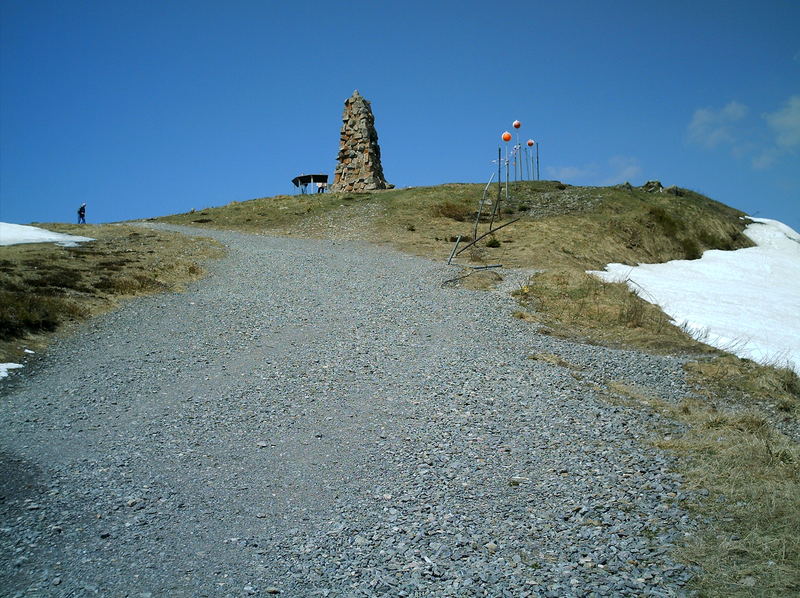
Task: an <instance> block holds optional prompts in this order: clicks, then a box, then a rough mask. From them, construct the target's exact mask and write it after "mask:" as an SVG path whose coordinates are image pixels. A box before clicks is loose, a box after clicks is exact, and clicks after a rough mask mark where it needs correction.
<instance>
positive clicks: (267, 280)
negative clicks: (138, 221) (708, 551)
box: [0, 231, 693, 598]
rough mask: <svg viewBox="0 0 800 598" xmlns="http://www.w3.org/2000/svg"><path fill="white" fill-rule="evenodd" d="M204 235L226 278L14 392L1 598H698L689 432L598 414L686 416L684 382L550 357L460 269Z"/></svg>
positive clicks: (23, 377)
mask: <svg viewBox="0 0 800 598" xmlns="http://www.w3.org/2000/svg"><path fill="white" fill-rule="evenodd" d="M204 234H206V233H205V232H204ZM207 234H209V235H210V236H214V237H215V238H218V239H219V240H220V241H222V242H224V243H225V244H226V245H227V246H228V247H229V248H230V254H229V256H228V257H227V258H226V259H224V260H221V261H219V262H217V263H215V264H212V265H211V268H212V275H211V276H210V277H208V278H206V279H205V280H203V281H201V282H200V283H198V284H196V285H194V286H193V287H192V288H190V290H189V291H188V292H186V293H182V294H172V295H160V296H155V297H150V298H145V299H140V300H136V301H133V302H130V303H128V304H126V305H125V306H124V307H123V308H122V309H120V310H119V311H116V312H114V313H111V314H108V315H106V316H103V317H100V318H97V319H94V320H92V321H90V322H88V323H86V324H85V325H83V326H82V327H81V328H80V329H79V331H78V332H77V333H76V334H74V335H72V336H70V337H68V338H64V339H62V340H60V341H58V342H56V343H55V344H54V345H53V346H52V347H51V349H50V350H49V351H48V353H47V355H46V356H44V357H41V358H38V359H36V360H34V361H33V362H32V363H31V364H29V365H28V366H27V367H26V368H25V369H24V370H20V371H19V372H15V373H12V374H11V377H10V378H9V379H7V380H6V381H5V382H4V383H3V384H2V385H0V393H2V396H0V438H1V439H2V440H0V451H1V452H2V455H0V467H2V471H1V472H0V474H2V476H1V477H0V480H2V481H1V482H0V519H1V521H0V526H1V527H0V551H1V552H0V588H2V592H1V593H2V595H3V596H63V597H79V596H115V597H116V596H131V597H140V598H146V597H162V596H163V597H167V596H169V597H176V596H187V597H189V596H192V597H199V596H214V597H217V596H219V597H225V596H232V597H239V596H251V595H253V596H268V595H273V594H280V595H282V596H381V595H386V596H513V597H521V596H558V597H562V596H591V595H597V596H620V595H631V596H634V595H636V596H638V595H648V596H675V595H685V594H686V593H687V592H686V590H685V589H684V585H685V583H686V582H687V580H688V579H689V577H690V575H691V572H690V571H687V570H686V569H685V568H684V567H682V566H681V565H679V564H677V563H675V562H674V561H672V560H671V559H670V556H669V553H670V550H671V545H672V543H673V542H674V541H676V539H677V538H678V537H679V536H681V535H682V534H684V533H691V531H692V529H693V523H692V521H691V520H690V518H689V517H688V515H687V514H686V513H685V512H684V511H682V510H681V509H680V508H679V507H678V506H677V501H679V500H680V499H681V498H682V497H683V496H684V495H683V494H682V490H681V488H680V479H679V478H678V476H677V475H675V474H674V473H671V467H672V462H671V460H670V458H669V457H668V456H667V455H665V454H663V453H660V452H659V451H657V450H655V449H653V448H652V447H650V446H648V443H647V441H648V439H650V438H652V437H653V435H654V434H658V433H661V434H664V433H668V428H669V425H670V424H669V423H668V422H666V421H662V420H660V419H659V418H658V417H656V416H653V415H648V414H646V413H644V412H643V411H640V410H636V409H632V408H628V407H624V406H615V405H613V404H610V403H609V402H607V401H606V400H603V399H602V398H601V396H600V394H601V391H602V390H603V388H604V384H605V382H607V381H610V380H617V381H626V382H628V383H634V384H639V385H643V386H647V387H650V388H653V389H657V390H658V391H659V392H660V393H661V394H662V396H664V397H666V398H673V399H677V398H679V397H681V396H683V395H685V394H686V393H687V392H688V389H687V388H686V387H685V386H684V384H683V382H682V376H681V368H680V366H681V362H680V361H679V360H677V359H674V358H665V357H653V356H648V355H644V354H641V353H636V352H627V351H618V350H611V349H604V348H599V347H592V346H583V345H578V344H574V343H570V342H567V341H564V340H559V339H555V338H551V337H547V336H544V335H538V334H536V333H535V330H534V329H533V328H532V326H531V325H530V324H528V323H525V322H522V321H520V320H517V319H514V318H512V317H511V315H510V314H511V312H512V311H514V310H515V309H516V306H515V304H514V302H513V301H512V300H511V299H510V298H509V297H508V296H504V295H501V294H498V293H487V292H480V291H466V290H461V289H454V288H449V287H448V286H444V287H443V286H442V282H443V281H445V280H447V279H450V278H452V277H453V276H454V269H453V268H452V267H447V266H445V265H443V264H438V263H433V262H429V261H426V260H422V259H419V258H415V257H411V256H407V255H402V254H399V253H395V252H392V251H389V250H386V249H383V248H376V247H372V246H367V245H361V244H358V243H353V242H343V241H319V240H303V239H287V238H271V237H260V236H249V235H243V234H237V233H228V232H214V231H209V232H208V233H207ZM535 353H553V354H555V355H558V356H559V357H561V358H562V359H563V360H565V362H568V363H569V364H572V367H567V366H565V365H554V364H551V363H547V362H545V361H542V360H534V359H529V356H530V355H531V354H535Z"/></svg>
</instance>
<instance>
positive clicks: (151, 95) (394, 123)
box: [0, 0, 800, 230]
mask: <svg viewBox="0 0 800 598" xmlns="http://www.w3.org/2000/svg"><path fill="white" fill-rule="evenodd" d="M0 23H1V24H0V27H2V30H0V44H2V45H1V47H0V67H2V70H1V71H0V83H1V85H2V87H1V88H0V119H1V121H0V177H1V178H0V220H3V221H6V222H16V223H28V222H31V221H38V222H48V221H70V220H73V219H74V218H75V217H76V215H75V212H76V210H77V207H78V205H79V204H80V203H81V202H86V203H87V204H88V206H87V207H88V211H87V220H88V221H89V222H100V221H104V222H107V221H115V220H122V219H131V218H140V217H149V216H157V215H163V214H169V213H175V212H183V211H188V210H190V209H192V208H196V209H200V208H203V207H206V206H213V205H222V204H225V203H228V202H230V201H233V200H237V201H241V200H246V199H252V198H255V197H264V196H270V195H276V194H281V193H292V192H293V188H292V187H291V184H290V182H289V181H290V180H291V178H292V177H294V176H295V175H297V174H299V173H301V172H305V173H311V172H323V173H328V174H330V175H332V174H333V170H334V168H335V165H336V154H337V151H338V141H339V130H340V127H341V113H342V108H343V103H344V100H345V99H346V98H347V97H348V96H349V95H350V94H351V93H352V92H353V90H354V89H356V88H357V89H358V90H359V91H360V92H361V94H362V95H363V96H365V97H366V98H367V99H368V100H370V101H371V102H372V107H373V111H374V113H375V120H376V127H377V130H378V135H379V138H380V145H381V150H382V155H383V167H384V173H385V174H386V178H387V180H389V181H390V182H391V183H394V184H395V185H397V186H398V187H405V186H417V185H434V184H439V183H446V182H485V181H486V180H488V178H489V176H490V174H491V172H492V170H493V166H492V164H491V160H492V159H493V158H495V157H496V152H497V146H498V145H499V144H500V143H501V142H500V134H501V133H502V132H503V131H504V130H506V129H510V128H511V122H512V121H513V120H514V119H519V120H520V121H522V129H521V130H520V134H521V136H522V138H523V139H527V138H529V137H530V138H534V139H536V140H537V141H539V142H540V144H541V145H540V159H541V175H542V178H549V179H559V180H562V181H564V182H567V183H571V184H576V185H599V184H612V183H619V182H623V181H625V180H629V181H630V182H631V183H633V184H636V185H640V184H642V183H643V182H645V181H646V180H649V179H659V180H661V181H662V182H663V183H664V185H678V186H682V187H689V188H691V189H694V190H697V191H700V192H702V193H705V194H707V195H709V196H711V197H713V198H714V199H718V200H720V201H723V202H725V203H727V204H729V205H732V206H734V207H737V208H739V209H742V210H744V211H746V212H748V213H750V214H751V215H756V216H760V217H767V218H774V219H777V220H781V221H782V222H785V223H786V224H788V225H790V226H792V227H793V228H795V229H796V230H800V33H799V32H800V2H797V1H796V0H762V1H757V0H753V1H741V0H724V1H723V0H692V1H688V0H670V1H669V2H666V1H664V0H653V1H651V0H617V1H615V2H597V1H596V0H591V1H588V0H587V1H574V0H565V1H562V2H545V1H544V0H525V1H516V0H510V1H507V2H503V3H490V2H476V1H471V0H461V1H457V2H455V1H439V2H437V1H432V0H427V1H423V2H418V1H416V0H405V1H403V2H392V1H383V2H376V1H374V0H373V1H358V2H347V1H344V0H343V1H341V2H303V1H297V2H271V1H267V0H263V1H255V0H253V1H244V0H227V1H226V2H221V1H218V0H215V1H210V0H208V1H206V0H192V1H189V0H171V1H154V0H153V1H150V0H137V1H121V0H103V1H82V0H70V1H69V2H64V1H62V0H58V1H43V0H3V1H2V2H0Z"/></svg>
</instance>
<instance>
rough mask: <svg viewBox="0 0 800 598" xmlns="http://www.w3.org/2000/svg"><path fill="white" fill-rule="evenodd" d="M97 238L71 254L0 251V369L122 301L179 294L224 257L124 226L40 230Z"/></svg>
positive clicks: (17, 248) (203, 242) (197, 243)
mask: <svg viewBox="0 0 800 598" xmlns="http://www.w3.org/2000/svg"><path fill="white" fill-rule="evenodd" d="M42 226H43V227H44V228H47V229H48V230H54V231H57V232H64V233H70V234H80V235H82V236H88V237H92V238H95V239H96V240H95V241H92V242H88V243H82V244H80V245H79V246H77V247H59V246H56V245H54V244H52V243H35V244H23V245H12V246H7V247H0V287H1V288H2V294H1V296H0V361H13V360H15V359H19V358H20V356H21V354H22V351H23V349H25V348H41V347H43V346H44V345H45V344H46V342H47V338H48V337H47V335H48V334H50V333H52V332H54V331H56V330H58V329H59V328H61V327H62V326H64V325H65V324H68V323H71V322H76V321H79V320H81V319H84V318H86V317H89V316H91V315H93V314H96V313H100V312H103V311H107V310H108V309H111V308H112V307H113V306H115V305H116V304H117V303H118V302H119V301H120V300H121V299H124V298H127V297H133V296H136V295H143V294H151V293H156V292H160V291H172V290H180V289H181V288H183V286H184V285H185V284H186V283H187V282H189V281H192V280H196V279H197V278H199V277H200V276H202V275H203V273H204V269H203V267H202V265H201V264H202V262H203V261H204V260H207V259H210V258H214V257H219V256H221V255H222V253H223V250H222V248H221V246H220V245H219V244H217V243H216V242H214V241H211V240H210V239H198V238H191V237H187V236H184V235H179V234H177V233H167V232H155V231H151V230H145V229H142V228H140V227H133V226H122V225H100V226H95V225H81V226H78V225H69V224H57V223H56V224H44V225H42Z"/></svg>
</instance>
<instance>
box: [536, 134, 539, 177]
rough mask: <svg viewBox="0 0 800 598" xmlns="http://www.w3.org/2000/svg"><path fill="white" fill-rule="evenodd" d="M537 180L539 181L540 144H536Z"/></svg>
mask: <svg viewBox="0 0 800 598" xmlns="http://www.w3.org/2000/svg"><path fill="white" fill-rule="evenodd" d="M536 180H537V181H538V180H539V142H538V141H537V142H536Z"/></svg>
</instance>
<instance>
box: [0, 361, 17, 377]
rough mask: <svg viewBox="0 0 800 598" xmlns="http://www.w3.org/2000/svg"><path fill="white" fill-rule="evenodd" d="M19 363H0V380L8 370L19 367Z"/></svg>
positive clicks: (6, 374)
mask: <svg viewBox="0 0 800 598" xmlns="http://www.w3.org/2000/svg"><path fill="white" fill-rule="evenodd" d="M21 367H22V364H21V363H0V380H2V379H3V378H5V377H6V376H8V370H13V369H16V368H21Z"/></svg>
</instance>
